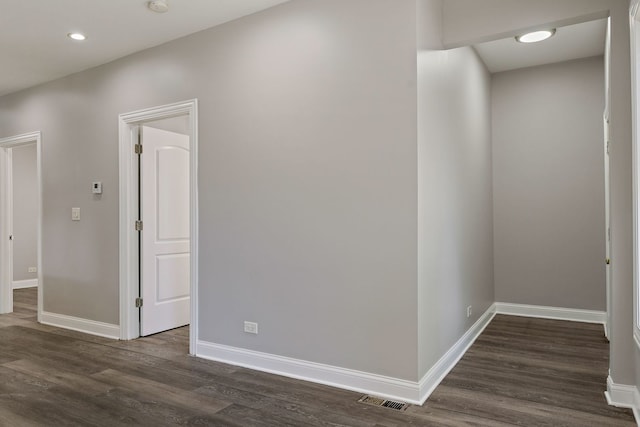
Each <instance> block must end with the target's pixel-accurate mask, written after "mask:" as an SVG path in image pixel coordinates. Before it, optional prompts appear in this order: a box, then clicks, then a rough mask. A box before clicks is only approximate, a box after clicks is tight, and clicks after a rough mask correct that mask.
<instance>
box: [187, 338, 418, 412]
mask: <svg viewBox="0 0 640 427" xmlns="http://www.w3.org/2000/svg"><path fill="white" fill-rule="evenodd" d="M196 356H198V357H202V358H204V359H209V360H215V361H216V362H222V363H228V364H230V365H235V366H242V367H244V368H249V369H254V370H257V371H262V372H268V373H270V374H276V375H281V376H284V377H289V378H295V379H298V380H304V381H310V382H314V383H319V384H324V385H328V386H332V387H338V388H342V389H346V390H351V391H357V392H360V393H369V394H375V395H377V396H380V397H384V398H387V399H399V400H402V401H405V402H409V403H418V397H419V390H418V383H417V382H415V381H407V380H400V379H397V378H391V377H385V376H382V375H376V374H369V373H366V372H361V371H356V370H352V369H345V368H339V367H336V366H331V365H325V364H322V363H315V362H308V361H305V360H300V359H292V358H289V357H283V356H276V355H273V354H268V353H261V352H258V351H252V350H245V349H242V348H236V347H229V346H226V345H221V344H213V343H209V342H206V341H198V344H197V347H196Z"/></svg>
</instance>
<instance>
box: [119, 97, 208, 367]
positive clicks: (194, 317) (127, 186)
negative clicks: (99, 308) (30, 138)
mask: <svg viewBox="0 0 640 427" xmlns="http://www.w3.org/2000/svg"><path fill="white" fill-rule="evenodd" d="M178 116H187V117H188V122H189V137H190V143H191V151H190V154H189V174H190V178H189V192H190V203H189V205H190V206H189V218H190V232H191V241H190V253H191V259H190V273H191V280H190V294H191V307H190V310H191V320H190V322H191V323H190V328H189V354H195V352H196V342H197V336H198V100H197V99H191V100H188V101H184V102H178V103H175V104H168V105H162V106H159V107H152V108H147V109H143V110H138V111H133V112H130V113H124V114H120V116H119V118H118V121H119V137H120V143H119V150H120V152H119V169H120V339H122V340H131V339H135V338H138V337H139V336H140V318H139V308H137V307H136V304H135V301H136V298H138V296H139V289H140V283H139V269H140V257H139V252H138V248H139V236H138V232H137V231H136V230H135V221H136V220H137V219H138V203H139V194H138V179H139V178H138V159H137V155H136V154H135V151H134V146H135V144H136V143H137V142H138V128H139V126H141V125H143V124H144V123H147V122H151V121H156V120H161V119H168V118H172V117H178Z"/></svg>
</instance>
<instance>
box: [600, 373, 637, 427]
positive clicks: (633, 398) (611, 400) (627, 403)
mask: <svg viewBox="0 0 640 427" xmlns="http://www.w3.org/2000/svg"><path fill="white" fill-rule="evenodd" d="M604 396H605V398H606V399H607V403H608V404H609V405H611V406H617V407H618V408H629V409H631V410H632V411H633V416H634V417H635V418H636V423H637V424H638V425H639V426H640V392H638V388H637V387H635V386H632V385H623V384H616V383H614V382H613V379H612V378H611V376H609V377H608V378H607V391H605V392H604Z"/></svg>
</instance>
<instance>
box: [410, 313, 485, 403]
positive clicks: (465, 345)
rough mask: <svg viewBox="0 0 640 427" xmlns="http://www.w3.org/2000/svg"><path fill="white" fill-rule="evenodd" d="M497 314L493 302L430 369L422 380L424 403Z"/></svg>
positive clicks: (421, 400)
mask: <svg viewBox="0 0 640 427" xmlns="http://www.w3.org/2000/svg"><path fill="white" fill-rule="evenodd" d="M495 315H496V307H495V304H493V305H492V306H491V307H489V309H488V310H487V311H486V312H485V313H484V314H483V315H482V316H481V317H480V318H479V319H478V320H477V321H476V323H474V324H473V326H472V327H471V328H469V330H468V331H467V332H466V333H465V334H464V335H463V336H462V337H461V338H460V339H459V340H458V342H456V343H455V344H454V345H453V347H451V348H450V349H449V351H447V352H446V353H445V355H444V356H442V357H441V358H440V360H438V362H437V363H436V364H435V365H433V366H432V367H431V369H429V372H427V374H426V375H425V376H424V377H422V379H421V380H420V399H419V403H420V405H422V404H423V403H424V402H425V401H426V400H427V399H428V398H429V396H430V395H431V393H433V391H434V390H435V389H436V387H437V386H438V385H439V384H440V383H441V382H442V380H443V379H444V377H446V376H447V374H448V373H449V372H450V371H451V370H452V369H453V368H454V367H455V366H456V363H458V361H459V360H460V359H461V358H462V356H464V354H465V353H466V352H467V350H468V349H469V347H471V345H472V344H473V343H474V342H475V340H476V339H477V338H478V337H479V336H480V334H481V333H482V331H484V329H485V328H486V327H487V325H488V324H489V323H490V322H491V320H492V319H493V317H494V316H495Z"/></svg>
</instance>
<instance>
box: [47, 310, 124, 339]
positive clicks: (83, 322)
mask: <svg viewBox="0 0 640 427" xmlns="http://www.w3.org/2000/svg"><path fill="white" fill-rule="evenodd" d="M40 323H43V324H45V325H49V326H56V327H58V328H63V329H71V330H72V331H77V332H83V333H85V334H90V335H97V336H100V337H105V338H113V339H116V340H117V339H119V338H120V326H118V325H112V324H110V323H102V322H96V321H95V320H88V319H82V318H79V317H72V316H66V315H64V314H56V313H49V312H46V311H43V312H42V313H41V316H40Z"/></svg>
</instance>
